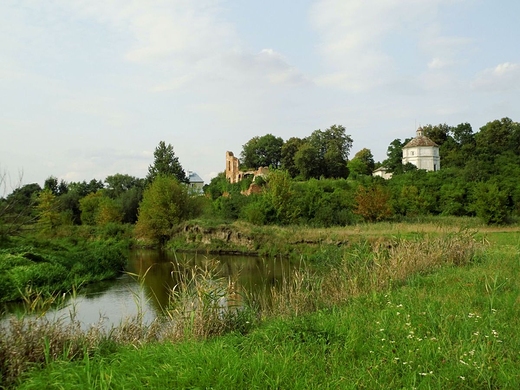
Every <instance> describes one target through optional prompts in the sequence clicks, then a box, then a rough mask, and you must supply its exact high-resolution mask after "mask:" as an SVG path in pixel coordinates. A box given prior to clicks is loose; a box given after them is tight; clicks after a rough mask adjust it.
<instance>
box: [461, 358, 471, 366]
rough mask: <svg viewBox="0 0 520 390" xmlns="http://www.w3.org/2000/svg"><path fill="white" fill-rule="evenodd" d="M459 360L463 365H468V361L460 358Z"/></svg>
mask: <svg viewBox="0 0 520 390" xmlns="http://www.w3.org/2000/svg"><path fill="white" fill-rule="evenodd" d="M459 362H461V363H462V364H464V365H465V366H469V364H468V363H466V362H465V361H464V360H462V359H460V360H459Z"/></svg>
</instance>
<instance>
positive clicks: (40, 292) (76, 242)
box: [0, 226, 131, 302]
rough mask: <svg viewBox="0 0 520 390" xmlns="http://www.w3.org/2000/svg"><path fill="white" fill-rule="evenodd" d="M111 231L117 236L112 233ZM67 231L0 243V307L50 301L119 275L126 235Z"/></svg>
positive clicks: (87, 229) (124, 232) (122, 231)
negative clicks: (23, 301)
mask: <svg viewBox="0 0 520 390" xmlns="http://www.w3.org/2000/svg"><path fill="white" fill-rule="evenodd" d="M115 230H117V231H115ZM115 230H114V231H112V232H109V233H110V234H107V231H106V229H104V230H99V229H98V230H96V229H94V228H90V227H80V226H71V227H69V228H67V230H66V231H65V230H64V231H62V232H61V234H56V235H54V236H52V237H42V236H38V235H36V234H31V233H30V232H29V233H28V234H25V235H24V236H22V237H11V238H9V239H8V240H5V241H4V242H2V246H1V248H0V302H8V301H15V300H21V299H28V300H32V299H33V298H34V297H35V296H40V297H52V296H55V295H57V294H60V293H64V292H70V291H71V290H73V289H75V288H78V287H79V286H81V285H85V284H88V283H91V282H96V281H100V280H106V279H110V278H113V277H115V276H117V275H119V274H120V273H121V271H122V270H123V269H124V265H125V263H126V259H127V251H128V248H129V247H130V242H131V241H130V237H131V235H130V232H131V231H130V229H128V228H126V229H125V228H124V227H117V229H115Z"/></svg>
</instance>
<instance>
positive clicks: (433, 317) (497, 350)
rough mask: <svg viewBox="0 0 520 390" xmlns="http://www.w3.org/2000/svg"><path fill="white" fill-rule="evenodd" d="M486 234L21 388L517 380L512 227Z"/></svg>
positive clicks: (519, 311) (516, 265) (512, 384)
mask: <svg viewBox="0 0 520 390" xmlns="http://www.w3.org/2000/svg"><path fill="white" fill-rule="evenodd" d="M508 235H509V238H508V237H507V236H508ZM489 239H490V241H491V243H492V245H491V247H489V248H488V249H487V250H486V253H485V255H484V256H483V258H482V259H481V260H480V262H478V263H473V264H470V265H466V266H463V267H453V266H449V267H444V268H442V269H440V270H438V271H437V272H435V273H433V274H429V275H415V276H412V277H409V278H408V279H407V280H406V282H405V283H404V284H402V285H399V286H396V285H394V286H393V287H389V288H387V289H385V290H384V291H381V292H373V293H369V294H364V295H361V296H358V297H353V298H352V299H350V300H348V301H347V302H346V303H345V304H343V305H338V306H335V307H333V308H329V309H323V310H319V311H317V312H315V313H311V314H306V315H303V316H298V317H290V318H285V319H272V320H268V321H266V322H264V323H262V324H261V325H260V326H259V327H257V328H255V329H253V330H252V331H251V333H249V334H246V335H240V334H228V335H224V336H220V337H217V338H214V339H209V340H206V341H188V342H182V343H177V344H171V343H149V344H145V345H143V346H141V347H139V348H135V347H132V346H127V347H118V346H114V348H113V349H109V350H107V351H102V350H100V351H99V352H98V353H96V354H94V355H92V356H89V355H85V357H84V358H83V359H82V360H79V361H73V362H70V361H56V362H53V363H51V364H50V365H48V366H47V367H46V368H45V369H35V370H33V371H31V372H29V374H28V375H26V376H25V377H24V378H23V379H22V383H21V384H20V386H19V388H21V389H36V388H37V389H44V388H53V389H69V388H84V389H91V388H100V389H103V388H107V389H108V388H110V389H133V388H154V389H172V388H185V389H205V388H207V389H209V388H212V389H246V388H247V389H269V388H270V389H312V388H320V389H321V388H323V389H327V388H330V389H349V388H352V389H354V388H356V389H362V388H366V389H378V388H381V389H388V388H393V389H395V388H397V389H400V388H406V389H412V388H417V389H428V388H437V389H440V388H442V389H498V388H500V389H518V388H520V280H519V278H518V275H519V271H520V252H519V250H520V248H519V246H518V243H519V240H518V233H515V232H509V233H496V234H494V235H491V236H490V237H489Z"/></svg>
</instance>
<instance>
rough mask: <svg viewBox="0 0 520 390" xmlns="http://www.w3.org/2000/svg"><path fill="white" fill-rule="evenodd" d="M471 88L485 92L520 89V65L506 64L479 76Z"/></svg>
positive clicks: (486, 70)
mask: <svg viewBox="0 0 520 390" xmlns="http://www.w3.org/2000/svg"><path fill="white" fill-rule="evenodd" d="M471 86H472V88H473V89H475V90H480V91H484V92H500V91H510V90H517V89H520V64H519V63H511V62H504V63H502V64H498V65H497V66H495V67H494V68H489V69H485V70H484V71H482V72H480V73H479V74H477V76H476V77H475V79H474V80H473V82H472V83H471Z"/></svg>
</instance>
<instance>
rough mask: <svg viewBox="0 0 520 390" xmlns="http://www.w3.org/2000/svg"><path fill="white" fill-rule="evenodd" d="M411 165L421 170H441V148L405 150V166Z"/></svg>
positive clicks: (422, 147) (428, 147)
mask: <svg viewBox="0 0 520 390" xmlns="http://www.w3.org/2000/svg"><path fill="white" fill-rule="evenodd" d="M407 163H411V164H413V165H415V166H416V167H417V168H419V169H425V170H427V171H438V170H439V169H441V159H440V156H439V148H438V147H435V146H420V147H419V146H418V147H414V148H404V149H403V164H407Z"/></svg>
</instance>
